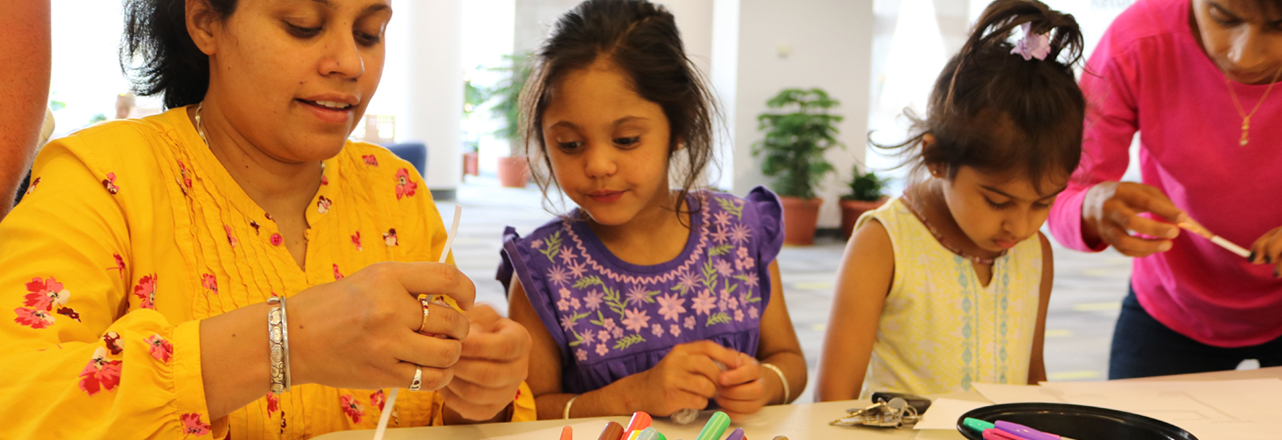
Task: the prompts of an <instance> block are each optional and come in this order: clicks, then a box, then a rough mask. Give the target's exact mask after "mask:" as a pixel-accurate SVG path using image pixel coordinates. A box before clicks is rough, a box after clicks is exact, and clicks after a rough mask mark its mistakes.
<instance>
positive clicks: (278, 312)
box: [267, 296, 290, 394]
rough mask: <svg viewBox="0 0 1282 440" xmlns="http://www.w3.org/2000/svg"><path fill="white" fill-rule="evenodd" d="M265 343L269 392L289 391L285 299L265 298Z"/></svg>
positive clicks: (276, 297)
mask: <svg viewBox="0 0 1282 440" xmlns="http://www.w3.org/2000/svg"><path fill="white" fill-rule="evenodd" d="M267 305H268V306H269V307H271V310H268V311H267V344H268V349H269V353H270V356H271V357H270V359H269V360H270V370H269V373H270V379H271V393H272V394H281V393H283V392H286V391H289V385H290V381H289V333H288V327H286V324H285V322H286V321H285V299H284V298H282V297H279V296H273V297H271V298H268V299H267Z"/></svg>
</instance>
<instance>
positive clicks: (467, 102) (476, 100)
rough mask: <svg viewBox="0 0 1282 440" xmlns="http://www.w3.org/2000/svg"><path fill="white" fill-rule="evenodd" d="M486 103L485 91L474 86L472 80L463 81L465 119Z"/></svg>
mask: <svg viewBox="0 0 1282 440" xmlns="http://www.w3.org/2000/svg"><path fill="white" fill-rule="evenodd" d="M483 102H485V91H484V90H481V88H480V87H477V86H475V85H473V84H472V80H471V79H466V80H463V117H464V118H466V117H468V116H471V115H472V112H475V111H476V108H477V107H480V106H481V103H483Z"/></svg>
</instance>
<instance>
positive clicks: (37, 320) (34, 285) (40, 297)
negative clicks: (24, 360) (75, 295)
mask: <svg viewBox="0 0 1282 440" xmlns="http://www.w3.org/2000/svg"><path fill="white" fill-rule="evenodd" d="M26 287H27V292H28V293H27V295H26V296H24V297H23V303H22V304H23V305H24V306H26V307H19V308H17V309H14V310H13V311H14V313H16V314H17V315H18V317H17V318H14V322H16V323H18V324H22V325H25V326H27V327H31V328H33V329H37V330H38V329H42V328H47V327H49V326H50V325H53V323H54V322H55V321H56V320H57V319H56V318H55V317H54V315H53V313H57V314H59V315H64V316H67V317H69V318H71V319H74V320H76V321H80V314H79V313H76V311H75V310H72V309H71V308H70V307H66V304H67V301H68V300H69V299H71V292H69V291H67V289H64V288H63V286H62V283H59V282H58V281H57V280H55V279H54V278H53V277H49V278H48V279H43V278H40V277H36V278H32V279H31V282H29V283H27V286H26ZM55 309H56V312H55Z"/></svg>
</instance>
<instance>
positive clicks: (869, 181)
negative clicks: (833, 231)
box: [839, 165, 890, 240]
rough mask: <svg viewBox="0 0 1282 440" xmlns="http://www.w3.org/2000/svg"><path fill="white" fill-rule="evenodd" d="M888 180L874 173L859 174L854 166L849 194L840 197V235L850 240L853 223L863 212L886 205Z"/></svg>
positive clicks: (857, 168) (857, 166)
mask: <svg viewBox="0 0 1282 440" xmlns="http://www.w3.org/2000/svg"><path fill="white" fill-rule="evenodd" d="M889 180H890V179H888V178H882V177H878V176H877V174H876V173H873V172H872V171H868V172H867V173H860V172H859V165H855V170H854V178H853V179H851V180H850V194H846V195H844V196H841V201H840V202H839V203H840V205H841V233H842V234H843V235H844V236H845V237H846V239H847V240H849V239H850V234H852V233H853V232H854V230H855V222H856V221H858V220H859V216H861V215H864V213H865V212H868V211H872V210H874V209H877V208H880V207H881V205H884V204H886V194H885V188H886V182H887V181H889Z"/></svg>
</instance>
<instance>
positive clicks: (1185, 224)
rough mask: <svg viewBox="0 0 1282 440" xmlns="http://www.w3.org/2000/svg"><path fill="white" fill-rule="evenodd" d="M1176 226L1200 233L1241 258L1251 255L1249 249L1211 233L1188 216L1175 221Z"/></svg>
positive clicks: (1248, 257)
mask: <svg viewBox="0 0 1282 440" xmlns="http://www.w3.org/2000/svg"><path fill="white" fill-rule="evenodd" d="M1177 226H1179V227H1180V228H1181V229H1184V230H1186V231H1189V232H1192V233H1194V234H1197V235H1201V236H1202V237H1204V238H1206V239H1207V240H1211V243H1215V244H1217V245H1219V246H1220V247H1222V248H1224V249H1227V250H1228V251H1229V252H1232V253H1234V254H1237V255H1238V256H1240V257H1242V258H1247V259H1250V258H1251V255H1252V254H1251V251H1248V250H1246V249H1244V248H1242V247H1241V246H1238V245H1236V244H1233V242H1231V241H1228V240H1225V239H1224V237H1221V236H1218V235H1215V234H1213V233H1211V231H1210V230H1208V229H1206V227H1205V226H1202V224H1201V223H1198V222H1197V221H1196V220H1193V219H1191V218H1188V216H1185V219H1184V221H1181V222H1179V223H1177Z"/></svg>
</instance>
